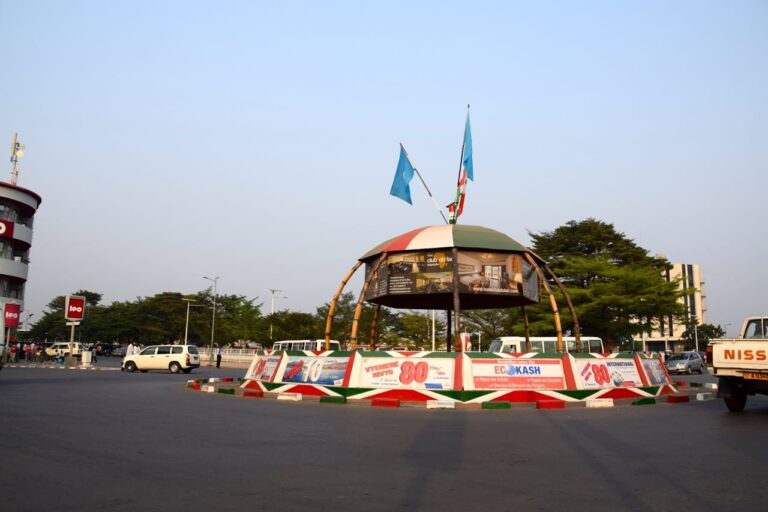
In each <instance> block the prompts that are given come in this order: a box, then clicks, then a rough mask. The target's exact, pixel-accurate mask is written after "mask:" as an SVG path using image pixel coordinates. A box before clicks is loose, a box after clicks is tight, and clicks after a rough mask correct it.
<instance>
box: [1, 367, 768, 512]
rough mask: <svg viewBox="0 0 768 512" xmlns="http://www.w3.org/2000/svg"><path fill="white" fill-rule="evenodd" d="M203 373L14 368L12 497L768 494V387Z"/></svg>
mask: <svg viewBox="0 0 768 512" xmlns="http://www.w3.org/2000/svg"><path fill="white" fill-rule="evenodd" d="M110 364H112V365H115V364H116V360H115V361H105V362H102V361H100V363H99V365H100V366H107V365H110ZM243 373H244V371H243V370H227V369H221V370H215V369H209V368H204V369H200V370H198V371H195V372H193V374H192V375H191V376H192V377H196V378H199V377H201V376H211V375H219V376H234V377H240V376H242V375H243ZM187 378H189V377H188V376H186V375H171V374H170V373H145V374H142V373H134V374H127V373H122V372H120V371H75V370H52V369H32V368H5V369H3V371H2V372H0V407H1V408H2V413H1V414H0V432H2V435H1V436H0V477H2V484H0V485H1V486H2V487H1V488H2V498H1V499H0V510H3V511H4V512H11V511H67V510H77V511H82V510H109V511H129V510H130V511H136V510H144V511H155V510H164V511H174V510H187V511H198V510H199V511H226V510H238V511H242V510H258V511H271V510H285V511H302V510H311V511H324V510H329V511H344V510H355V511H392V510H440V511H463V512H467V511H475V510H482V511H499V510H502V511H506V510H526V511H527V510H564V509H567V510H574V511H578V510H585V511H590V512H594V511H598V510H631V511H641V510H680V511H683V510H684V511H688V510H692V509H699V510H707V511H714V510H723V511H726V510H735V509H737V508H738V509H743V510H764V509H765V502H766V496H767V495H768V494H767V492H766V489H765V478H764V474H765V464H766V461H768V443H766V442H765V432H766V426H767V425H768V399H765V398H762V397H750V399H749V401H748V403H747V410H746V411H745V412H744V413H741V414H733V413H728V412H727V410H726V409H725V406H724V405H723V404H722V401H720V400H717V401H711V402H697V403H691V404H681V405H672V404H657V405H654V406H635V407H632V406H622V407H616V408H614V409H581V408H580V409H574V408H569V409H565V410H552V411H539V410H535V409H513V410H512V411H509V410H505V411H483V410H453V411H445V410H443V411H439V410H438V411H428V410H425V409H414V408H405V409H399V410H398V409H380V408H370V407H356V406H340V405H328V404H318V403H308V402H305V403H289V402H282V401H281V402H278V401H276V400H259V399H245V398H238V397H231V396H225V395H220V394H207V393H200V392H194V391H191V390H188V389H186V388H185V386H184V384H185V382H186V380H187ZM707 378H708V377H707V376H704V377H699V376H694V377H684V378H683V379H684V380H694V381H701V380H706V379H707Z"/></svg>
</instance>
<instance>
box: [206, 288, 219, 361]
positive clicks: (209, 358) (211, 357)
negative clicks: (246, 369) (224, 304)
mask: <svg viewBox="0 0 768 512" xmlns="http://www.w3.org/2000/svg"><path fill="white" fill-rule="evenodd" d="M203 279H207V280H209V281H213V316H212V318H211V353H210V354H209V355H208V362H209V363H211V364H213V330H214V328H215V327H216V285H218V284H219V276H216V277H206V276H203Z"/></svg>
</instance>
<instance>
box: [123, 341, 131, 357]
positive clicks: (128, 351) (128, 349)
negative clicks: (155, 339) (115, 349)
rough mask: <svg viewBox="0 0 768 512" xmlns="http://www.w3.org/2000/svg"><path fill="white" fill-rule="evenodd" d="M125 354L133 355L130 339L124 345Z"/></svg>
mask: <svg viewBox="0 0 768 512" xmlns="http://www.w3.org/2000/svg"><path fill="white" fill-rule="evenodd" d="M125 355H126V356H132V355H133V342H132V341H131V342H130V343H128V346H127V347H125Z"/></svg>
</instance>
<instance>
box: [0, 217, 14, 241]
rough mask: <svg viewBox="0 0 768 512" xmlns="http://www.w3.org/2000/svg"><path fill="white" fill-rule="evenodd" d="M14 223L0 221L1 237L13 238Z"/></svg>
mask: <svg viewBox="0 0 768 512" xmlns="http://www.w3.org/2000/svg"><path fill="white" fill-rule="evenodd" d="M13 226H14V224H13V222H10V221H7V220H0V237H2V238H13Z"/></svg>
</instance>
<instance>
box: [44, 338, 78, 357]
mask: <svg viewBox="0 0 768 512" xmlns="http://www.w3.org/2000/svg"><path fill="white" fill-rule="evenodd" d="M69 345H70V343H69V342H66V341H57V342H56V343H54V344H53V345H51V346H50V347H46V349H45V354H46V355H47V356H48V357H56V356H58V355H62V356H68V355H70V354H69ZM82 351H83V344H82V343H77V342H75V343H72V355H73V356H79V355H80V353H81V352H82Z"/></svg>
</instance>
